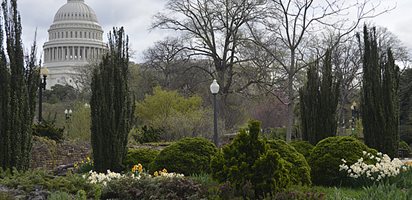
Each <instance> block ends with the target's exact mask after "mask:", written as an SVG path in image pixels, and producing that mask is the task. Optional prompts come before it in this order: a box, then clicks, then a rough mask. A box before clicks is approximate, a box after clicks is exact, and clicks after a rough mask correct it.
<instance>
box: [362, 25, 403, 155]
mask: <svg viewBox="0 0 412 200" xmlns="http://www.w3.org/2000/svg"><path fill="white" fill-rule="evenodd" d="M363 37H364V48H363V49H364V52H363V63H364V64H363V80H362V101H361V111H362V112H361V115H362V123H363V127H364V139H365V144H366V145H368V146H369V147H371V148H375V149H376V150H378V151H380V152H382V153H385V154H388V155H389V157H391V158H394V157H397V154H398V145H399V132H398V130H399V129H398V123H399V117H398V115H399V96H398V87H399V68H398V66H396V65H395V60H394V58H393V55H392V51H391V50H390V49H387V50H386V49H385V50H383V51H386V54H382V55H381V53H380V52H381V50H379V49H378V45H379V41H377V36H376V30H375V28H372V30H371V31H369V30H368V28H367V26H366V25H365V27H364V33H363Z"/></svg>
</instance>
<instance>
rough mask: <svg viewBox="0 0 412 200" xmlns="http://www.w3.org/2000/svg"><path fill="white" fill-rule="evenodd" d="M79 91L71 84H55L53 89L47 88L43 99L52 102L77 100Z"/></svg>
mask: <svg viewBox="0 0 412 200" xmlns="http://www.w3.org/2000/svg"><path fill="white" fill-rule="evenodd" d="M77 96H78V92H77V91H76V89H74V88H73V86H70V85H59V84H57V85H53V86H52V87H51V90H45V91H44V93H43V101H44V102H47V103H51V104H55V103H57V102H68V101H74V100H76V97H77Z"/></svg>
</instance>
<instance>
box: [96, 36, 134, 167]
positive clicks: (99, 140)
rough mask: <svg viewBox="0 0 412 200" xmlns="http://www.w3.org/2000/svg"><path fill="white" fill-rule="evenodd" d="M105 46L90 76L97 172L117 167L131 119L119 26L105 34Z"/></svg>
mask: <svg viewBox="0 0 412 200" xmlns="http://www.w3.org/2000/svg"><path fill="white" fill-rule="evenodd" d="M108 45H109V50H108V52H107V53H106V54H105V55H104V56H103V58H102V61H101V63H100V64H99V65H98V66H97V67H96V68H95V69H94V72H93V78H92V84H91V88H92V97H91V101H90V106H91V117H92V126H91V132H92V137H91V142H92V148H93V159H94V167H95V170H96V171H98V172H105V171H106V170H108V169H110V170H112V171H121V170H122V168H123V166H122V161H123V158H124V157H125V155H126V150H127V149H126V145H127V135H128V133H129V131H130V128H131V123H132V119H133V106H132V100H131V98H130V95H129V88H128V76H129V71H128V65H129V48H128V38H127V36H125V33H124V30H123V28H120V29H116V28H114V29H113V34H112V33H110V34H109V44H108Z"/></svg>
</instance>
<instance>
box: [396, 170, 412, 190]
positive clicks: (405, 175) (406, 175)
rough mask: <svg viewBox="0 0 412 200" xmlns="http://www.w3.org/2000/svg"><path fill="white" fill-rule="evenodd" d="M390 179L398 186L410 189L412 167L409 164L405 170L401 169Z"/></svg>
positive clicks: (411, 185) (411, 186) (411, 184)
mask: <svg viewBox="0 0 412 200" xmlns="http://www.w3.org/2000/svg"><path fill="white" fill-rule="evenodd" d="M392 180H394V182H392V183H393V184H396V186H397V187H398V188H401V189H410V190H412V189H411V188H412V167H410V166H409V167H408V169H407V170H405V171H402V172H401V173H399V174H398V176H397V177H395V178H394V179H392Z"/></svg>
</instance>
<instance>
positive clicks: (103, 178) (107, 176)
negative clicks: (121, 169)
mask: <svg viewBox="0 0 412 200" xmlns="http://www.w3.org/2000/svg"><path fill="white" fill-rule="evenodd" d="M124 177H126V175H122V174H119V173H115V172H111V171H110V170H107V173H97V172H94V171H90V172H89V174H88V175H83V178H87V180H88V181H89V182H90V183H93V184H97V183H101V184H103V185H106V184H107V183H108V182H110V181H111V180H114V179H120V178H124ZM131 177H132V178H136V179H140V175H139V176H135V175H134V174H132V175H131Z"/></svg>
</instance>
